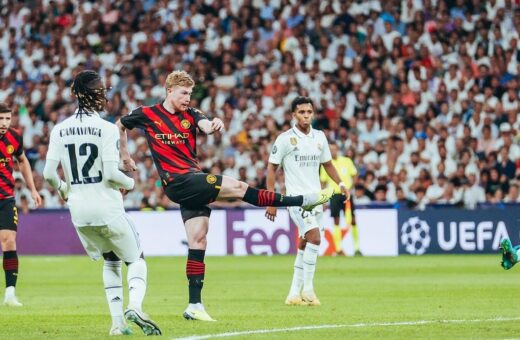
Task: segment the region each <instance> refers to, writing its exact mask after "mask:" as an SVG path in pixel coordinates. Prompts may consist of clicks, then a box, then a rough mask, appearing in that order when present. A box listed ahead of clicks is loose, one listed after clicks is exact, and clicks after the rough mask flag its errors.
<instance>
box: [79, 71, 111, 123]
mask: <svg viewBox="0 0 520 340" xmlns="http://www.w3.org/2000/svg"><path fill="white" fill-rule="evenodd" d="M71 88H72V93H74V95H75V96H76V97H77V99H78V113H77V114H76V116H79V117H81V115H82V114H86V115H87V116H89V115H90V114H92V112H93V111H103V110H104V109H105V105H106V103H107V100H108V99H107V96H106V88H105V86H104V85H103V81H102V80H101V77H100V76H99V74H97V72H94V71H90V70H87V71H81V72H80V73H78V75H76V78H74V81H73V83H72V86H71Z"/></svg>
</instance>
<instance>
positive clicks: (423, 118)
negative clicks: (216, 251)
mask: <svg viewBox="0 0 520 340" xmlns="http://www.w3.org/2000/svg"><path fill="white" fill-rule="evenodd" d="M517 5H518V1H512V0H491V1H478V0H472V1H469V0H468V1H462V0H451V1H448V0H438V1H433V0H432V1H430V0H425V1H420V0H403V1H396V0H390V1H315V0H310V1H295V0H291V1H290V0H215V1H210V0H194V1H156V0H144V1H52V0H51V1H48V0H44V1H6V0H0V101H3V102H6V103H7V104H8V105H9V106H11V107H13V113H14V117H13V118H14V119H13V126H14V127H15V128H17V129H20V130H21V131H23V137H24V146H25V148H26V153H27V156H28V158H29V159H30V161H31V164H32V167H33V169H34V176H35V179H36V185H37V188H38V190H39V191H40V193H41V195H42V196H43V197H44V208H51V209H55V208H61V207H64V202H61V201H60V199H59V197H58V195H57V194H56V192H55V191H53V190H52V189H51V188H50V187H49V186H48V185H46V184H45V183H44V181H43V179H42V170H43V167H44V163H45V155H46V152H47V143H48V140H49V132H50V131H51V130H52V128H53V126H54V125H55V124H56V123H58V122H60V121H61V120H63V119H64V118H66V117H68V116H69V115H71V114H72V113H73V112H74V109H75V103H74V100H73V98H72V97H71V93H70V88H69V86H70V84H71V81H72V79H73V76H74V75H75V74H76V73H77V72H79V71H80V70H83V69H93V70H95V71H97V72H99V73H100V74H101V75H102V77H103V78H104V79H105V82H106V85H107V86H109V87H111V90H110V92H109V98H110V102H109V104H108V109H107V111H106V112H105V113H104V118H105V119H107V120H109V121H112V122H115V121H116V120H117V119H118V118H120V117H121V116H122V115H126V114H128V113H129V112H130V111H131V110H133V109H135V108H136V107H138V106H140V105H150V104H153V103H157V102H160V101H161V100H162V99H163V98H164V95H165V90H164V87H163V85H164V81H165V79H166V76H167V75H168V73H169V72H171V71H172V70H176V69H184V70H186V71H187V72H189V73H190V74H191V75H192V76H193V78H194V79H195V81H196V82H197V85H196V87H195V89H194V91H193V96H192V106H194V107H199V108H200V109H201V110H202V111H203V112H205V113H206V115H207V116H209V117H220V118H221V119H223V120H224V122H225V126H226V128H225V131H223V132H222V133H221V134H220V133H217V134H215V135H212V136H203V135H200V136H199V137H198V147H197V150H198V155H199V159H200V163H201V165H202V166H203V168H204V169H205V170H206V171H208V172H211V173H214V174H224V175H228V176H233V177H236V178H239V179H241V180H243V181H246V182H248V183H249V184H250V185H253V186H256V187H260V188H262V187H264V186H265V172H266V164H267V160H268V155H269V151H270V148H271V145H272V143H273V142H274V140H275V138H276V136H277V135H278V134H279V133H280V132H281V131H283V130H286V129H288V128H290V126H291V114H290V107H289V104H290V102H291V100H292V99H294V98H295V97H296V96H298V95H305V96H310V97H311V98H312V99H313V100H314V102H315V108H316V120H315V122H314V126H315V127H316V128H318V129H322V130H324V131H325V133H326V135H327V136H328V138H329V139H330V140H334V141H336V143H337V144H338V146H339V154H340V155H344V156H348V157H350V158H351V159H352V160H353V161H354V163H355V165H356V167H357V170H358V175H357V177H356V178H355V179H354V185H353V187H352V193H353V201H354V202H355V203H357V204H361V205H371V204H374V202H375V204H390V205H397V206H399V207H408V208H412V209H425V208H426V207H428V206H431V205H439V204H441V205H452V206H455V207H465V208H470V209H473V208H475V207H476V206H477V205H479V204H500V203H504V202H506V203H507V202H518V201H519V199H520V198H519V184H518V179H519V178H520V171H519V170H518V169H519V168H520V162H519V156H520V147H519V145H518V141H519V135H518V133H519V131H520V130H519V128H520V121H519V119H518V113H519V100H518V93H519V81H518V75H519V60H520V53H519V48H520V47H519V44H518V39H519V28H520V10H519V9H517ZM129 137H130V142H129V143H130V144H129V147H130V151H131V153H132V155H133V158H134V159H135V160H136V162H137V163H138V167H139V170H138V172H136V173H135V175H134V176H135V178H136V180H137V187H136V190H134V191H133V192H131V193H130V194H129V195H128V196H127V197H126V199H125V205H126V207H127V208H135V209H144V210H154V209H165V208H169V207H172V206H174V205H173V203H171V202H170V201H169V200H168V199H167V198H166V197H165V196H164V194H163V192H162V189H161V188H160V182H159V177H158V175H157V172H156V170H155V167H154V165H153V162H152V160H151V157H150V153H149V150H148V146H147V143H146V141H145V139H144V138H143V136H142V135H141V133H140V132H139V131H137V130H135V131H130V132H129ZM15 176H16V177H17V178H19V179H18V180H17V181H16V201H17V205H18V206H19V207H20V208H21V209H22V211H25V212H27V211H29V210H30V209H32V205H33V203H32V202H31V198H30V194H29V192H28V191H27V189H26V187H25V184H24V182H23V179H22V178H21V175H20V173H19V172H18V171H15ZM279 176H280V178H279V181H278V185H277V190H283V180H282V179H283V173H280V174H279ZM239 204H240V203H238V202H229V203H221V205H223V206H237V205H239Z"/></svg>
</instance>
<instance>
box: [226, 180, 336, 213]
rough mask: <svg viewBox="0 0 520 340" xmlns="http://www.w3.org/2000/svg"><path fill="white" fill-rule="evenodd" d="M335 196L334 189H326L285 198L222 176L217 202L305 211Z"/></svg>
mask: <svg viewBox="0 0 520 340" xmlns="http://www.w3.org/2000/svg"><path fill="white" fill-rule="evenodd" d="M333 194H334V192H333V190H332V189H324V190H322V191H320V192H319V193H312V194H305V195H298V196H285V195H282V194H279V193H275V192H273V191H269V190H263V189H256V188H253V187H250V186H249V185H247V183H245V182H241V181H239V180H236V179H234V178H232V177H228V176H222V185H221V188H220V192H219V194H218V196H217V200H224V199H241V200H242V201H244V202H247V203H250V204H252V205H255V206H257V207H291V206H301V207H302V208H303V209H304V210H312V209H313V208H314V207H316V206H318V205H320V204H323V203H325V202H327V201H328V200H329V199H330V198H331V197H332V195H333Z"/></svg>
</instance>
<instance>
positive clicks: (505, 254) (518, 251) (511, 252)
mask: <svg viewBox="0 0 520 340" xmlns="http://www.w3.org/2000/svg"><path fill="white" fill-rule="evenodd" d="M500 251H501V252H502V262H500V265H501V266H502V268H504V269H505V270H508V269H511V268H513V266H514V265H515V264H517V263H518V258H519V256H520V245H517V246H514V247H513V245H512V244H511V240H510V239H508V238H505V239H503V240H502V241H501V242H500Z"/></svg>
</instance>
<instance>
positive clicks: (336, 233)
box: [332, 224, 342, 253]
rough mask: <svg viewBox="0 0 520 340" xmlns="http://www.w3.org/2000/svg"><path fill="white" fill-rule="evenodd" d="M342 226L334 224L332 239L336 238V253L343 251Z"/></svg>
mask: <svg viewBox="0 0 520 340" xmlns="http://www.w3.org/2000/svg"><path fill="white" fill-rule="evenodd" d="M341 236H342V235H341V228H340V227H339V225H337V224H336V225H334V229H332V239H333V240H334V248H335V250H336V253H339V252H341V250H342V249H341Z"/></svg>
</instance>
